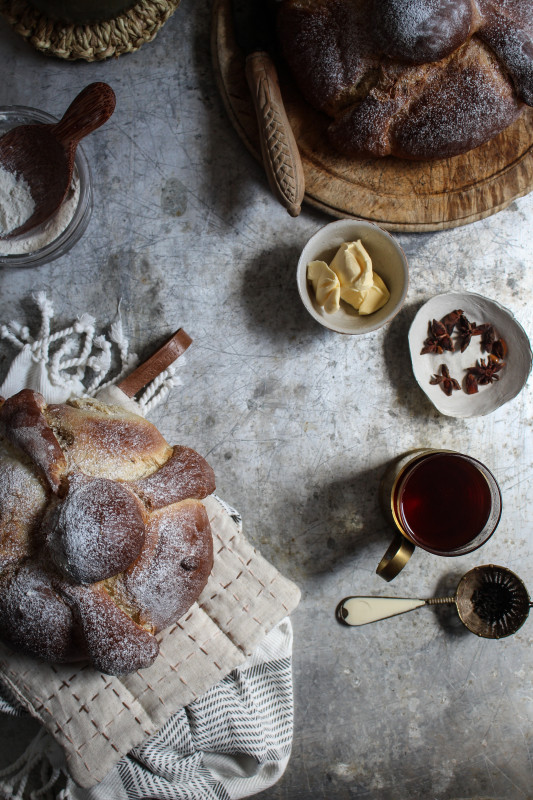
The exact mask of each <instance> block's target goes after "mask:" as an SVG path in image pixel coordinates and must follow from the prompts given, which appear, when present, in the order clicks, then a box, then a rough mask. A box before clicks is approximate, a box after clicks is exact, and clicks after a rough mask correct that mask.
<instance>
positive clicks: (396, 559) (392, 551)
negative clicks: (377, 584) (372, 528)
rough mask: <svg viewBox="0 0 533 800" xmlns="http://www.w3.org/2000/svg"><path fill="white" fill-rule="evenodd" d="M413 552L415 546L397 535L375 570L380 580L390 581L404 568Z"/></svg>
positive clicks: (400, 535)
mask: <svg viewBox="0 0 533 800" xmlns="http://www.w3.org/2000/svg"><path fill="white" fill-rule="evenodd" d="M414 551H415V545H414V544H413V543H412V542H410V541H409V539H406V538H405V536H402V534H401V533H397V534H396V536H395V537H394V539H393V540H392V542H391V543H390V545H389V546H388V548H387V551H386V553H385V555H384V556H383V558H382V559H381V561H380V562H379V564H378V567H377V569H376V572H377V574H378V575H379V576H380V578H383V580H385V581H391V580H392V579H393V578H395V577H396V575H397V574H398V573H399V572H401V570H402V569H403V568H404V567H405V565H406V564H407V562H408V561H409V559H410V558H411V556H412V555H413V553H414Z"/></svg>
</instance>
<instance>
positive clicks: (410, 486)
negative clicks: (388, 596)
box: [376, 450, 502, 581]
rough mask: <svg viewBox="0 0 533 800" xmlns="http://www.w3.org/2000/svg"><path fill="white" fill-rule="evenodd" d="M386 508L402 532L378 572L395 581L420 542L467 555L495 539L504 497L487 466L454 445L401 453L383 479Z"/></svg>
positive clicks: (437, 551)
mask: <svg viewBox="0 0 533 800" xmlns="http://www.w3.org/2000/svg"><path fill="white" fill-rule="evenodd" d="M381 502H382V508H383V511H384V514H385V516H386V517H387V519H388V520H389V521H390V522H392V525H393V526H394V527H395V528H396V530H397V534H396V536H395V537H394V539H393V541H392V543H391V544H390V546H389V548H388V549H387V552H386V553H385V555H384V556H383V558H382V559H381V561H380V563H379V565H378V568H377V570H376V572H377V574H378V575H380V577H382V578H383V579H384V580H386V581H390V580H392V579H393V578H395V577H396V575H397V574H398V573H399V572H400V570H402V569H403V567H404V566H405V565H406V563H407V562H408V560H409V559H410V557H411V555H412V554H413V552H414V550H415V547H421V548H422V549H423V550H427V551H428V553H434V554H435V555H438V556H462V555H465V554H466V553H471V552H472V551H473V550H476V549H477V548H478V547H481V545H482V544H484V543H485V542H486V541H487V539H489V538H490V537H491V536H492V534H493V533H494V531H495V530H496V527H497V526H498V523H499V521H500V517H501V511H502V500H501V493H500V489H499V486H498V484H497V483H496V479H495V478H494V476H493V475H492V473H491V472H490V471H489V470H488V469H487V467H486V466H485V465H484V464H482V463H481V462H480V461H477V460H476V459H475V458H471V456H467V455H463V454H462V453H457V452H455V451H454V450H418V451H415V452H411V453H408V454H407V455H405V456H403V457H401V458H400V459H398V460H397V461H396V462H394V464H393V465H392V466H391V467H390V468H389V470H388V471H387V472H386V473H385V475H384V477H383V480H382V483H381Z"/></svg>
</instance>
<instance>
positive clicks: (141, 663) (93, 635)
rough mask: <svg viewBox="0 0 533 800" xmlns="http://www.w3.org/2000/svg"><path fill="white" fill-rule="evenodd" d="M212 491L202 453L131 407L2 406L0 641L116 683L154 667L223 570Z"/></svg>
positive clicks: (33, 395) (25, 398) (30, 402)
mask: <svg viewBox="0 0 533 800" xmlns="http://www.w3.org/2000/svg"><path fill="white" fill-rule="evenodd" d="M214 488H215V481H214V475H213V471H212V469H211V467H210V466H209V465H208V464H207V462H206V461H205V460H204V459H203V458H202V457H201V456H200V455H199V454H198V453H196V452H195V451H194V450H191V449H190V448H188V447H181V446H177V447H170V445H168V444H167V442H166V441H165V439H164V438H163V436H162V435H161V434H160V433H159V431H158V430H157V428H156V427H155V426H154V425H152V424H151V423H150V422H148V421H147V420H145V419H144V418H143V417H140V416H137V415H136V414H132V413H130V412H129V411H125V410H124V409H123V408H121V407H118V406H108V405H104V404H103V403H100V402H98V401H96V400H90V399H87V400H74V401H70V402H68V403H65V404H46V402H45V400H44V398H43V397H42V395H40V394H38V393H37V392H33V391H30V390H24V391H22V392H19V393H18V394H16V395H14V396H13V397H10V398H9V399H7V400H3V399H2V398H0V639H1V640H2V641H4V642H5V643H6V644H8V645H9V646H11V647H13V648H14V649H17V650H21V651H22V652H24V653H26V654H28V655H31V656H35V657H36V658H39V659H43V660H45V661H49V662H55V663H62V662H75V661H89V662H91V663H92V665H93V666H94V667H95V668H96V669H98V670H100V671H102V672H106V673H109V674H112V675H115V674H124V673H129V672H132V671H134V670H137V669H139V668H143V667H147V666H149V665H150V664H151V663H152V662H153V661H154V659H155V658H156V656H157V654H158V651H159V645H158V641H157V639H156V637H155V634H156V633H157V632H158V631H161V630H163V629H164V628H166V627H167V626H169V625H170V624H171V623H173V622H177V620H178V619H179V618H180V617H181V616H182V615H183V614H184V613H185V612H186V611H187V610H188V609H189V608H190V606H191V605H192V604H193V603H194V601H195V600H196V599H197V598H198V596H199V594H200V592H201V591H202V589H203V588H204V586H205V584H206V582H207V579H208V577H209V573H210V572H211V568H212V565H213V544H212V537H211V529H210V525H209V520H208V517H207V512H206V510H205V507H204V505H203V504H202V503H201V500H202V498H204V497H206V496H207V495H209V494H211V492H213V490H214Z"/></svg>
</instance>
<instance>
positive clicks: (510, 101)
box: [279, 0, 533, 159]
mask: <svg viewBox="0 0 533 800" xmlns="http://www.w3.org/2000/svg"><path fill="white" fill-rule="evenodd" d="M279 20H280V23H279V36H280V39H281V43H282V47H283V52H284V54H285V57H286V59H287V61H288V63H289V66H290V67H291V70H292V72H293V73H294V76H295V78H296V81H297V83H298V84H299V86H300V88H301V90H302V92H303V93H304V95H305V97H306V98H307V100H308V101H309V102H310V103H311V104H312V105H314V106H315V107H316V108H318V109H320V110H322V111H325V112H326V113H328V114H329V115H330V116H331V117H333V119H334V122H333V123H332V124H331V125H330V127H329V130H328V134H329V136H330V141H331V142H332V144H333V145H334V147H335V148H336V149H338V150H340V151H341V152H342V153H344V154H346V155H347V156H353V155H355V156H357V155H363V156H384V155H389V154H392V155H395V156H400V157H404V158H414V159H428V158H443V157H448V156H451V155H457V154H459V153H463V152H467V151H468V150H469V149H471V148H473V147H477V146H479V145H480V144H483V143H484V142H486V141H487V140H488V139H490V138H492V137H493V136H495V135H496V134H498V133H499V132H500V131H502V130H503V129H504V128H506V127H507V126H508V125H510V124H511V123H512V122H513V121H514V120H516V118H517V117H518V115H519V114H520V112H521V109H522V107H521V103H522V102H526V103H529V104H531V105H533V13H532V6H531V0H527V2H525V1H524V0H503V2H496V0H475V1H474V0H361V1H360V2H353V0H332V2H330V3H326V4H324V2H323V1H322V0H307V1H306V2H303V0H284V2H283V3H282V5H281V9H280V17H279ZM338 26H340V27H343V29H344V30H348V31H350V32H351V31H352V30H354V28H355V29H357V35H358V37H359V40H360V41H362V42H364V43H365V44H364V46H360V47H359V48H351V47H350V45H349V44H346V43H345V40H344V39H341V38H339V37H337V36H336V35H334V34H332V31H337V30H338ZM330 51H331V52H330ZM465 53H466V54H467V55H466V58H465ZM324 54H326V55H325V56H324ZM465 61H466V62H468V63H465ZM348 67H349V68H348ZM464 69H467V70H468V74H467V75H464V74H462V72H463V70H464ZM435 70H437V71H438V73H439V74H438V76H437V77H435V75H434V72H435ZM394 71H396V77H395V81H394V82H392V83H391V81H390V76H391V73H392V72H394ZM436 87H438V88H439V91H440V92H441V94H440V96H439V95H438V94H437V93H436V92H435V91H434V90H435V88H436ZM465 87H466V89H467V91H468V97H467V98H465V97H462V94H461V93H462V92H463V91H464V90H465ZM450 103H454V105H453V106H451V105H450ZM423 106H424V108H422V107H423Z"/></svg>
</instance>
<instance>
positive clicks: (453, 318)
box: [441, 308, 463, 334]
mask: <svg viewBox="0 0 533 800" xmlns="http://www.w3.org/2000/svg"><path fill="white" fill-rule="evenodd" d="M462 315H463V309H462V308H457V309H456V310H455V311H450V313H449V314H446V316H445V317H443V318H442V319H441V322H442V324H443V325H444V327H445V328H446V330H447V331H448V333H449V334H452V333H453V330H454V328H455V326H456V325H457V323H458V322H459V320H460V318H461V317H462Z"/></svg>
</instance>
